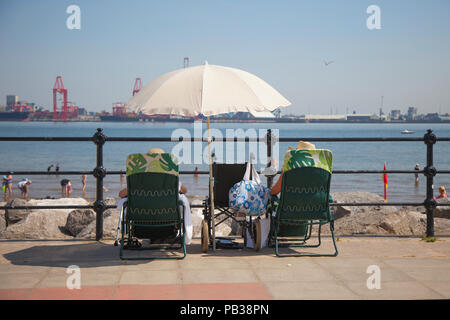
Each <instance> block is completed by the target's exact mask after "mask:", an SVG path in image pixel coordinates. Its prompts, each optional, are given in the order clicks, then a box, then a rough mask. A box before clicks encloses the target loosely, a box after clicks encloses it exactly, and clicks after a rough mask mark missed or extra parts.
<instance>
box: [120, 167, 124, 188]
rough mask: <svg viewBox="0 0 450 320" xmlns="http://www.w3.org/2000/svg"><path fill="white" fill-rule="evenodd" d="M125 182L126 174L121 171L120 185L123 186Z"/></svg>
mask: <svg viewBox="0 0 450 320" xmlns="http://www.w3.org/2000/svg"><path fill="white" fill-rule="evenodd" d="M124 181H125V172H123V170H122V169H121V170H120V185H123V182H124Z"/></svg>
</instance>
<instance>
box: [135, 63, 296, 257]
mask: <svg viewBox="0 0 450 320" xmlns="http://www.w3.org/2000/svg"><path fill="white" fill-rule="evenodd" d="M289 105H291V103H290V102H289V101H288V100H286V99H285V98H284V97H283V96H282V95H281V94H280V93H279V92H278V91H276V90H275V89H274V88H272V87H271V86H270V85H269V84H267V83H266V82H265V81H264V80H262V79H260V78H258V77H257V76H255V75H253V74H251V73H248V72H246V71H243V70H239V69H235V68H230V67H223V66H217V65H209V64H208V63H207V62H205V64H204V65H201V66H195V67H190V68H183V69H178V70H175V71H172V72H169V73H166V74H164V75H162V76H160V77H158V78H157V79H155V80H153V81H152V82H150V83H149V84H148V85H146V86H145V87H144V88H142V89H141V90H140V91H139V92H138V93H137V94H136V95H135V96H133V97H132V98H131V99H130V101H128V103H127V107H128V109H130V110H133V111H135V112H136V113H140V112H141V113H143V114H148V115H151V114H172V115H181V116H198V115H204V116H206V117H207V127H208V151H209V159H210V161H209V190H210V194H211V199H210V201H211V210H212V225H213V228H212V232H213V234H212V236H213V249H214V250H215V241H214V239H215V230H214V229H215V228H214V225H215V222H214V193H213V178H212V161H211V137H210V122H209V116H212V115H217V114H221V113H229V112H239V111H241V112H250V111H267V110H269V111H272V110H275V109H276V108H279V107H287V106H289Z"/></svg>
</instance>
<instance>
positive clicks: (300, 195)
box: [269, 149, 338, 257]
mask: <svg viewBox="0 0 450 320" xmlns="http://www.w3.org/2000/svg"><path fill="white" fill-rule="evenodd" d="M332 162H333V155H332V153H331V151H329V150H320V149H314V150H307V149H300V150H299V149H296V150H289V151H288V152H286V154H285V157H284V164H283V178H282V186H281V194H280V198H279V199H278V197H275V198H276V199H275V200H274V197H272V200H271V202H272V203H271V207H272V210H273V212H274V213H275V214H274V215H272V217H271V218H272V219H271V230H270V236H269V243H270V245H272V246H275V252H276V255H277V256H279V257H298V256H337V254H338V250H337V247H336V240H335V237H334V218H333V214H332V211H331V210H330V206H329V202H330V201H332V200H331V197H330V181H331V173H332ZM327 223H329V224H330V230H331V238H332V241H333V245H334V249H335V252H334V253H333V254H318V253H299V254H280V252H279V248H280V247H301V248H314V247H319V246H320V244H321V227H322V225H323V224H327ZM313 225H318V243H317V244H312V245H309V244H306V242H307V240H309V239H310V237H311V230H312V227H313Z"/></svg>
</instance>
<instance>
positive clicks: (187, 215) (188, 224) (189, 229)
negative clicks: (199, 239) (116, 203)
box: [119, 148, 193, 245]
mask: <svg viewBox="0 0 450 320" xmlns="http://www.w3.org/2000/svg"><path fill="white" fill-rule="evenodd" d="M148 153H150V154H152V153H165V152H164V150H163V149H160V148H152V149H150V150H149V151H148ZM179 192H180V194H179V197H178V198H179V199H180V200H181V201H183V204H184V207H185V211H184V224H185V228H186V244H187V245H189V244H191V240H192V233H193V226H192V215H191V207H190V206H189V200H188V198H187V197H186V195H185V194H186V193H187V188H186V187H185V186H184V185H183V184H182V183H181V182H179ZM127 196H128V190H127V188H124V189H122V190H120V192H119V197H120V198H122V199H124V198H126V197H127Z"/></svg>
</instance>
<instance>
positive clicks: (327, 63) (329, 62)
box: [323, 60, 334, 66]
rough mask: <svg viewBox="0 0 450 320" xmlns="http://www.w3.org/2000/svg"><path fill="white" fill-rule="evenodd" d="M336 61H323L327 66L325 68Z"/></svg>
mask: <svg viewBox="0 0 450 320" xmlns="http://www.w3.org/2000/svg"><path fill="white" fill-rule="evenodd" d="M333 62H334V61H328V62H326V61H325V60H324V61H323V63H324V64H325V66H328V65H329V64H331V63H333Z"/></svg>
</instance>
